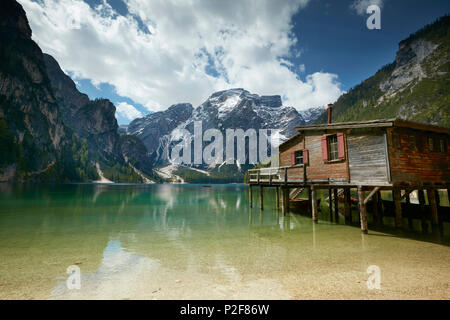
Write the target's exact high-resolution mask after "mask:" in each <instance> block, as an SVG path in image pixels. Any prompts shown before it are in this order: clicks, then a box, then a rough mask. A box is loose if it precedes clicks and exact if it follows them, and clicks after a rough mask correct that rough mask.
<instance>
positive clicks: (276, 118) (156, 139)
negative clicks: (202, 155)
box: [122, 88, 324, 182]
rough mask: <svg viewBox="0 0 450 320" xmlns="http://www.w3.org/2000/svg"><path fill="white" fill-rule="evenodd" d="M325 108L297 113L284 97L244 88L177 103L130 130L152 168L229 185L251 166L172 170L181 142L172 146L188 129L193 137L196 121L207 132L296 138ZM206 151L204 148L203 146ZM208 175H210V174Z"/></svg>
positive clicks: (179, 168)
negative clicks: (265, 132)
mask: <svg viewBox="0 0 450 320" xmlns="http://www.w3.org/2000/svg"><path fill="white" fill-rule="evenodd" d="M323 110H324V109H323V108H312V109H308V110H306V111H301V112H299V111H297V110H296V109H295V108H293V107H288V106H283V105H282V101H281V97H280V96H278V95H275V96H259V95H257V94H252V93H250V92H249V91H247V90H244V89H242V88H235V89H229V90H223V91H218V92H215V93H213V94H212V95H211V96H210V97H209V98H208V99H207V100H206V101H205V102H203V103H202V104H201V105H200V106H198V107H197V108H193V107H192V105H191V104H189V103H182V104H176V105H173V106H171V107H170V108H169V109H167V110H166V111H161V112H155V113H153V114H149V115H147V116H145V117H144V118H139V119H135V120H133V121H132V122H131V123H130V124H129V126H128V127H127V128H122V132H124V130H126V133H127V134H130V135H134V136H136V137H138V138H139V139H140V140H142V142H143V143H144V145H145V146H146V147H147V150H148V152H149V156H150V160H151V163H152V166H155V167H163V166H169V167H167V168H166V169H167V170H166V171H168V172H170V173H172V172H173V173H175V174H176V175H177V176H176V179H177V180H180V178H181V179H184V180H186V181H190V182H193V181H195V182H199V181H202V182H211V181H215V182H217V181H220V182H230V181H233V182H234V181H242V176H243V172H244V171H245V169H246V168H248V165H243V166H241V164H239V165H234V166H233V165H228V166H222V163H216V164H215V166H214V165H213V166H210V167H207V166H205V165H199V166H189V165H188V166H183V167H180V166H179V167H173V166H171V165H170V161H169V151H170V150H171V148H172V147H173V146H174V145H176V144H177V143H178V141H173V136H174V135H175V134H174V133H175V132H176V130H179V129H186V130H187V131H189V132H190V133H191V134H192V133H193V132H194V122H196V121H201V122H202V130H203V132H205V131H206V130H208V129H213V128H214V129H219V130H220V131H221V132H222V133H225V130H226V129H238V128H239V129H243V130H244V131H245V130H247V129H251V128H252V129H255V130H259V129H278V130H280V137H281V139H282V140H283V139H287V138H288V137H290V136H292V135H294V134H295V133H296V130H295V126H298V125H305V124H308V123H311V122H314V121H315V120H316V119H317V117H318V116H320V115H321V113H322V112H323ZM203 146H204V145H203ZM205 170H206V171H205Z"/></svg>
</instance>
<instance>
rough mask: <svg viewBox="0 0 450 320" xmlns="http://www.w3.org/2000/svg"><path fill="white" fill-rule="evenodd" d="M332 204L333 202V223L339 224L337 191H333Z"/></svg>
mask: <svg viewBox="0 0 450 320" xmlns="http://www.w3.org/2000/svg"><path fill="white" fill-rule="evenodd" d="M333 202H334V222H336V223H339V199H338V189H336V188H334V189H333Z"/></svg>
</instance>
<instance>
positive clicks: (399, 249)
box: [0, 184, 450, 299]
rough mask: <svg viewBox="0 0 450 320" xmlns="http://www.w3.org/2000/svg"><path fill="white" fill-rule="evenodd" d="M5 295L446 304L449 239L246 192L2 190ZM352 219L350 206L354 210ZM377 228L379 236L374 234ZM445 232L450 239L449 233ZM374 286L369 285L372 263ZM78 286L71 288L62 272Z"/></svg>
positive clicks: (69, 187)
mask: <svg viewBox="0 0 450 320" xmlns="http://www.w3.org/2000/svg"><path fill="white" fill-rule="evenodd" d="M0 191H1V195H0V299H361V298H362V299H398V298H404V299H449V298H450V247H449V246H448V243H449V241H448V235H446V237H445V238H444V239H443V240H442V241H441V242H440V243H437V242H435V241H433V240H432V239H431V238H428V237H427V236H422V235H421V234H420V233H419V232H416V233H415V232H403V233H398V232H395V231H393V229H392V228H389V227H386V230H381V231H376V232H375V231H373V230H371V229H370V225H369V234H368V235H363V234H361V232H360V229H359V228H358V226H357V225H355V226H347V225H344V224H334V223H331V222H329V221H328V220H327V218H326V217H327V209H324V210H322V214H321V216H320V217H321V218H322V219H321V220H320V221H319V224H317V225H315V224H313V223H312V221H311V219H310V218H309V217H308V216H307V215H300V214H293V213H290V214H288V215H286V216H285V217H283V216H282V214H281V210H278V209H276V205H275V197H274V193H273V192H270V191H269V190H268V191H267V192H266V194H265V197H264V202H265V208H264V209H265V210H264V211H263V212H261V211H260V210H259V208H258V205H257V204H258V196H257V193H256V192H255V193H254V203H255V205H254V208H253V209H250V208H249V201H248V187H247V186H245V185H212V186H209V187H206V186H201V185H120V184H118V185H101V184H54V185H52V184H35V185H19V184H0ZM354 210H355V212H356V208H354ZM377 230H378V229H377ZM447 234H448V232H447ZM372 265H375V266H377V267H378V268H379V270H380V280H381V284H380V285H381V289H372V290H371V289H369V288H368V286H367V283H366V282H367V280H368V278H369V276H370V274H369V273H367V269H368V267H369V266H372ZM69 266H76V267H78V268H79V270H80V272H81V276H80V289H69V288H68V287H67V285H66V280H67V278H68V276H69V275H68V273H67V268H68V267H69Z"/></svg>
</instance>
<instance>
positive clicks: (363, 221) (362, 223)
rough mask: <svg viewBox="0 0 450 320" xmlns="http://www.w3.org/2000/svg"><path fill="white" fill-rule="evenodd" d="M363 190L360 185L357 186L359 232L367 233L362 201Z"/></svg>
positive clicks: (365, 213)
mask: <svg viewBox="0 0 450 320" xmlns="http://www.w3.org/2000/svg"><path fill="white" fill-rule="evenodd" d="M364 196H365V195H364V190H363V189H362V187H358V200H359V215H360V220H361V232H362V233H366V234H367V233H368V228H367V209H366V204H365V203H364Z"/></svg>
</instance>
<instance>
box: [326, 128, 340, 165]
mask: <svg viewBox="0 0 450 320" xmlns="http://www.w3.org/2000/svg"><path fill="white" fill-rule="evenodd" d="M327 144H328V160H329V161H333V160H337V159H339V154H338V141H337V135H335V134H334V135H332V136H328V137H327Z"/></svg>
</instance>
